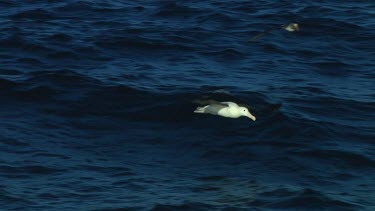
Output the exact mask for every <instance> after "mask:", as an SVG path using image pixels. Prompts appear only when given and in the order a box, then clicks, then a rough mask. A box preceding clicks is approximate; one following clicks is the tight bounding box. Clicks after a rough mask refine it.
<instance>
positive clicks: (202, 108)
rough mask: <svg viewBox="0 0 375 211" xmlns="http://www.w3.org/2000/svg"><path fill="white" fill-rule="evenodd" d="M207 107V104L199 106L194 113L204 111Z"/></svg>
mask: <svg viewBox="0 0 375 211" xmlns="http://www.w3.org/2000/svg"><path fill="white" fill-rule="evenodd" d="M205 108H206V106H205V107H197V108H196V109H195V111H194V113H204V109H205Z"/></svg>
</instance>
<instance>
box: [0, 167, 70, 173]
mask: <svg viewBox="0 0 375 211" xmlns="http://www.w3.org/2000/svg"><path fill="white" fill-rule="evenodd" d="M62 171H64V170H62V169H57V168H50V167H45V166H39V165H34V166H10V165H0V174H2V175H3V176H5V175H8V176H11V175H15V174H21V175H28V176H33V175H48V174H55V173H59V172H62Z"/></svg>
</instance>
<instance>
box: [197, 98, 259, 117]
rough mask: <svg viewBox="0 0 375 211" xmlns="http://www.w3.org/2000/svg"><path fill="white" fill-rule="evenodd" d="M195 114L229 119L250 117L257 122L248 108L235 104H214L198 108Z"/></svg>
mask: <svg viewBox="0 0 375 211" xmlns="http://www.w3.org/2000/svg"><path fill="white" fill-rule="evenodd" d="M194 113H205V114H213V115H219V116H223V117H228V118H238V117H241V116H245V117H249V118H250V119H252V120H253V121H255V120H256V118H255V116H253V115H252V114H251V113H250V112H249V110H248V109H247V108H246V107H243V106H239V105H237V103H233V102H217V103H216V102H213V103H211V104H209V105H206V106H203V107H197V108H196V109H195V111H194Z"/></svg>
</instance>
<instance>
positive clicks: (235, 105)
mask: <svg viewBox="0 0 375 211" xmlns="http://www.w3.org/2000/svg"><path fill="white" fill-rule="evenodd" d="M220 104H224V105H227V106H229V107H238V105H237V103H233V102H220Z"/></svg>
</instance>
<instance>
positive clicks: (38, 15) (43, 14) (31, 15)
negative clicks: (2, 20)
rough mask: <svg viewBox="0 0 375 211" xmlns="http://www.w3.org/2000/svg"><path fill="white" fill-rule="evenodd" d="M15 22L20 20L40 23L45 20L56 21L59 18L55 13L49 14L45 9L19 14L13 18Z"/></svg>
mask: <svg viewBox="0 0 375 211" xmlns="http://www.w3.org/2000/svg"><path fill="white" fill-rule="evenodd" d="M11 18H12V19H13V20H15V21H19V20H24V19H28V20H38V21H45V20H53V19H56V18H57V16H56V15H55V13H51V12H48V11H46V10H44V9H34V10H28V11H22V12H18V13H17V14H15V15H13V16H12V17H11Z"/></svg>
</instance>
